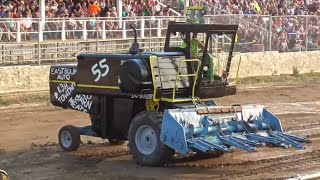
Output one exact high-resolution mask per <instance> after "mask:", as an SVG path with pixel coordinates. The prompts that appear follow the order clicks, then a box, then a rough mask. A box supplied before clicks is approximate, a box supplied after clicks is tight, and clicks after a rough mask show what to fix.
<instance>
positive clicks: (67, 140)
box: [61, 131, 72, 147]
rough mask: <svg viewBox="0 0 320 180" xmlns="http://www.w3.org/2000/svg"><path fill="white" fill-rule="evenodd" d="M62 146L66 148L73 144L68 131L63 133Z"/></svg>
mask: <svg viewBox="0 0 320 180" xmlns="http://www.w3.org/2000/svg"><path fill="white" fill-rule="evenodd" d="M61 144H62V145H63V146H64V147H70V146H71V144H72V137H71V134H70V132H68V131H63V132H62V133H61Z"/></svg>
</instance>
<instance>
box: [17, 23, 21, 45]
mask: <svg viewBox="0 0 320 180" xmlns="http://www.w3.org/2000/svg"><path fill="white" fill-rule="evenodd" d="M20 30H21V21H20V20H18V21H17V43H21V31H20Z"/></svg>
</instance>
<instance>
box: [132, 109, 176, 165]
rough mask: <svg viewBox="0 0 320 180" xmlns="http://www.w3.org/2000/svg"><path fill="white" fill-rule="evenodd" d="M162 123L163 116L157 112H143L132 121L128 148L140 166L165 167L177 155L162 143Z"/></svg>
mask: <svg viewBox="0 0 320 180" xmlns="http://www.w3.org/2000/svg"><path fill="white" fill-rule="evenodd" d="M161 121H162V116H161V115H160V113H159V112H157V111H143V112H141V113H139V114H137V115H136V116H135V117H134V118H133V120H132V121H131V124H130V128H129V144H128V146H129V148H130V151H131V154H132V157H133V159H135V160H136V162H137V163H138V164H140V165H148V166H159V165H164V164H165V163H166V162H168V161H169V160H170V159H171V158H172V157H173V155H174V154H175V151H174V150H173V149H171V148H169V147H168V146H166V145H164V144H162V143H161V142H160V132H161Z"/></svg>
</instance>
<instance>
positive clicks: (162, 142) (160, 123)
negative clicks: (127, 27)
mask: <svg viewBox="0 0 320 180" xmlns="http://www.w3.org/2000/svg"><path fill="white" fill-rule="evenodd" d="M132 28H133V27H132ZM237 28H238V26H237V25H218V24H189V23H185V22H170V23H169V25H168V29H167V36H166V41H165V47H164V52H147V51H141V50H139V44H138V43H137V36H136V30H135V29H134V28H133V30H134V32H135V42H134V43H133V44H132V47H131V48H130V50H129V52H128V53H122V54H121V53H96V54H86V53H84V54H80V55H79V56H78V57H77V59H78V62H77V64H76V65H59V66H52V67H51V69H50V96H51V103H52V104H53V105H54V106H59V107H62V108H70V109H74V110H78V111H82V112H85V113H88V114H89V115H90V119H91V125H89V126H85V127H74V126H71V125H68V126H64V127H62V128H61V130H60V131H59V135H58V137H59V143H60V146H61V147H62V149H64V150H65V151H74V150H76V149H77V148H79V146H80V136H81V135H86V136H93V137H99V138H102V139H108V141H109V142H110V143H112V144H121V143H124V142H125V141H129V143H128V146H129V148H130V152H131V153H132V157H133V159H135V160H136V162H137V163H139V164H143V165H163V164H165V163H167V162H168V161H169V160H170V159H171V158H172V157H173V155H174V154H175V153H180V154H188V153H190V152H196V153H203V154H210V153H212V152H218V154H219V155H222V154H223V153H224V152H229V151H230V149H232V148H239V149H243V150H246V151H249V152H254V151H255V150H256V149H255V147H257V146H263V145H266V144H268V145H274V146H281V147H291V146H292V147H295V148H297V149H304V146H302V145H301V144H300V143H302V142H307V140H306V139H305V138H301V137H297V136H294V135H289V134H286V133H284V132H283V129H282V126H281V122H280V120H279V119H278V118H277V117H275V116H274V115H273V114H271V113H270V112H269V111H267V110H266V109H265V108H264V107H263V106H260V105H246V106H240V105H236V106H218V105H216V104H215V103H214V101H212V100H205V99H209V98H215V97H222V96H227V95H233V94H235V93H236V85H235V84H230V83H229V82H228V75H229V71H230V65H231V61H232V51H233V47H234V42H235V36H236V32H237ZM195 33H196V34H198V35H199V34H200V35H201V34H202V35H203V38H204V41H203V42H204V44H203V47H202V48H201V52H200V54H199V58H193V59H192V58H191V53H190V52H191V51H190V46H191V41H192V40H193V38H194V35H195ZM224 34H226V35H228V37H230V39H231V40H232V42H231V44H230V46H229V49H228V50H227V51H228V52H227V53H226V57H227V58H226V67H225V69H224V70H223V71H222V72H221V74H220V75H219V74H218V73H219V72H218V73H214V70H213V69H214V68H213V59H212V58H210V57H212V56H213V55H212V54H210V53H209V49H210V44H211V43H212V39H213V38H214V36H216V35H224ZM171 35H174V36H175V37H178V35H181V36H183V39H184V41H185V43H186V47H184V48H181V47H180V46H179V45H173V44H174V43H173V42H171V40H172V38H171Z"/></svg>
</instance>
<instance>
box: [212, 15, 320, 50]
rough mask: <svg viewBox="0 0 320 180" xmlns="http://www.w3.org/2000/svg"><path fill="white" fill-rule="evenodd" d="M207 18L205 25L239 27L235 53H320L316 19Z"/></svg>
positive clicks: (242, 16) (295, 17)
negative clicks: (214, 24)
mask: <svg viewBox="0 0 320 180" xmlns="http://www.w3.org/2000/svg"><path fill="white" fill-rule="evenodd" d="M206 17H207V19H208V20H207V22H208V23H217V24H238V25H239V29H238V33H237V35H238V41H237V43H236V47H235V51H239V52H262V51H279V52H297V51H314V50H320V17H319V16H311V15H308V16H261V15H232V14H223V15H222V14H219V15H208V16H206ZM221 41H222V40H221Z"/></svg>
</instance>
